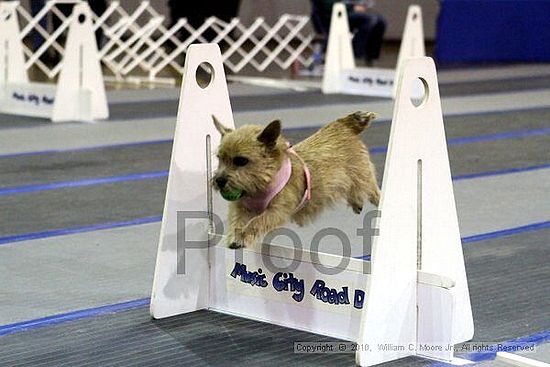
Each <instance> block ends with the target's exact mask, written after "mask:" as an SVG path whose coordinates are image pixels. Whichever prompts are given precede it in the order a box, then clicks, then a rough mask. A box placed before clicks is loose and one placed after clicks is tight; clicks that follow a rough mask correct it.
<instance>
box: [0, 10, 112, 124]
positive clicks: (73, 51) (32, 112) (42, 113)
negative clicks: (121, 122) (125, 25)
mask: <svg viewBox="0 0 550 367" xmlns="http://www.w3.org/2000/svg"><path fill="white" fill-rule="evenodd" d="M58 3H60V1H51V2H48V3H47V4H46V6H45V7H44V8H43V9H42V10H41V11H40V12H39V14H37V16H36V17H35V18H31V19H30V21H29V22H28V24H27V26H26V27H25V28H24V29H23V30H22V31H21V30H20V28H19V14H22V17H23V18H26V17H28V14H27V15H25V14H26V12H25V10H24V9H23V8H22V7H21V6H20V5H19V2H18V1H13V2H2V3H0V44H1V45H2V47H0V74H1V75H2V76H1V77H0V112H2V113H11V114H19V115H26V116H34V117H44V118H50V119H51V120H52V121H54V122H59V121H93V120H99V119H105V118H107V117H108V116H109V112H108V106H107V98H106V94H105V87H104V84H103V77H102V73H101V65H100V60H99V53H98V50H97V45H96V40H95V35H94V31H93V23H92V11H91V10H90V8H89V6H88V4H87V3H81V2H77V3H76V4H75V5H74V8H73V11H72V13H71V15H70V16H69V17H67V18H66V19H65V20H64V21H63V22H62V25H61V26H60V27H59V28H58V29H57V30H56V31H54V32H53V33H52V34H51V35H49V36H50V37H49V38H48V34H47V33H46V31H45V30H44V29H43V28H42V27H41V26H40V20H41V19H43V18H44V17H45V16H46V14H47V13H48V12H49V11H52V12H54V13H56V7H55V5H56V4H58ZM57 12H59V10H57ZM59 13H60V12H59ZM56 14H57V13H56ZM60 14H61V13H60ZM31 29H37V30H39V33H40V34H41V35H42V36H43V37H45V40H44V43H43V44H42V46H40V47H39V48H38V49H37V50H36V51H35V52H33V51H32V50H30V49H29V48H27V47H26V46H25V45H24V43H23V39H24V37H25V35H27V34H29V32H30V30H31ZM65 30H66V31H67V40H66V42H65V47H61V46H60V45H59V43H58V42H57V39H58V38H59V36H60V35H61V34H62V33H63V32H64V31H65ZM49 47H54V49H55V50H56V51H58V52H61V54H62V59H61V60H60V61H59V62H58V63H57V64H56V65H55V66H53V67H48V66H46V65H45V64H43V63H42V62H41V61H40V57H41V56H42V55H44V54H45V53H46V51H47V50H48V48H49ZM25 54H27V56H28V57H27V60H26V61H25ZM33 65H36V66H37V67H38V68H39V69H40V70H42V71H43V72H44V73H45V74H46V75H47V76H48V77H49V78H54V77H56V76H57V78H58V80H57V86H56V85H55V84H47V83H36V82H29V79H28V76H27V72H28V69H29V68H30V67H32V66H33Z"/></svg>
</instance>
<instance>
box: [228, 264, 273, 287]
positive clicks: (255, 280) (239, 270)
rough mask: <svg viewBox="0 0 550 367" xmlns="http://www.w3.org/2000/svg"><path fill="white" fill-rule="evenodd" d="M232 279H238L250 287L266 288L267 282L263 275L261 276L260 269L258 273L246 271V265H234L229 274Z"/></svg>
mask: <svg viewBox="0 0 550 367" xmlns="http://www.w3.org/2000/svg"><path fill="white" fill-rule="evenodd" d="M230 275H231V276H232V277H233V278H237V277H240V279H241V282H243V283H248V284H250V285H251V286H258V287H262V288H265V287H267V281H266V280H265V274H262V269H261V268H260V269H258V271H247V270H246V265H244V264H240V263H238V262H236V263H235V267H234V268H233V271H232V272H231V274H230Z"/></svg>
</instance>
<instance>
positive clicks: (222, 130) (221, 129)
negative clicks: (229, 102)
mask: <svg viewBox="0 0 550 367" xmlns="http://www.w3.org/2000/svg"><path fill="white" fill-rule="evenodd" d="M212 121H214V126H216V130H218V131H219V132H220V134H221V135H222V137H223V136H224V135H225V134H227V133H229V132H231V131H233V130H231V129H228V128H227V127H225V126H223V125H222V123H221V122H220V120H218V119H217V118H216V116H214V115H212Z"/></svg>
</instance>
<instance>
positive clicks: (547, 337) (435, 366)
mask: <svg viewBox="0 0 550 367" xmlns="http://www.w3.org/2000/svg"><path fill="white" fill-rule="evenodd" d="M548 342H550V330H543V331H540V332H538V333H535V334H530V335H526V336H522V337H520V338H517V339H512V340H507V341H503V342H502V343H498V344H494V345H492V348H490V350H487V351H483V352H474V353H468V354H466V355H465V356H463V357H461V358H464V359H467V360H470V361H472V362H483V361H489V360H493V359H495V357H496V354H497V352H500V351H503V352H504V351H506V349H507V348H510V347H522V346H523V347H526V346H531V345H535V346H536V345H539V344H543V343H548ZM499 346H500V347H499ZM499 349H500V350H499ZM429 366H430V367H456V366H455V365H453V364H450V363H445V362H434V363H432V364H430V365H429Z"/></svg>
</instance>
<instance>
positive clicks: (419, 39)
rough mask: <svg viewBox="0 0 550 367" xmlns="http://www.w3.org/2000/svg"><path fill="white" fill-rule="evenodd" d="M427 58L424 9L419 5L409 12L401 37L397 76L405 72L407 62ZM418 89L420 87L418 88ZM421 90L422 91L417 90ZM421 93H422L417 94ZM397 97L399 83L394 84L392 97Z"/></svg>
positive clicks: (413, 6)
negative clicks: (404, 67)
mask: <svg viewBox="0 0 550 367" xmlns="http://www.w3.org/2000/svg"><path fill="white" fill-rule="evenodd" d="M424 56H426V48H425V46H424V25H423V22H422V8H421V7H420V6H418V5H411V6H409V9H408V11H407V20H406V21H405V28H404V29H403V36H402V37H401V46H400V47H399V55H398V56H397V66H396V69H395V70H396V71H395V72H396V75H397V77H396V78H398V77H399V75H401V73H402V72H403V65H404V63H405V60H407V59H409V58H415V57H424ZM417 88H418V87H417ZM416 90H420V89H416ZM415 93H420V92H415ZM396 95H397V83H394V84H393V89H392V97H393V98H395V96H396Z"/></svg>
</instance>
